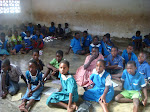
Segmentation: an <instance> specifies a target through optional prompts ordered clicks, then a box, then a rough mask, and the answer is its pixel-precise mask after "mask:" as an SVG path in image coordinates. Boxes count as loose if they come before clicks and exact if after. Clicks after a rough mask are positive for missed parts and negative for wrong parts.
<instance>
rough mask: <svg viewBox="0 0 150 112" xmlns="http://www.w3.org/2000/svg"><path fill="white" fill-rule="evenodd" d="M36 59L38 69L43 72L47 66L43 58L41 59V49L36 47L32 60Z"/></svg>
mask: <svg viewBox="0 0 150 112" xmlns="http://www.w3.org/2000/svg"><path fill="white" fill-rule="evenodd" d="M33 59H34V60H35V61H36V62H37V69H38V70H39V71H40V72H41V71H42V70H43V67H44V66H45V65H44V63H43V62H42V60H41V59H39V50H38V49H34V50H33V51H32V58H31V59H30V60H33Z"/></svg>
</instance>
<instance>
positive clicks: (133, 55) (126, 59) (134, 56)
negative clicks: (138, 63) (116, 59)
mask: <svg viewBox="0 0 150 112" xmlns="http://www.w3.org/2000/svg"><path fill="white" fill-rule="evenodd" d="M122 58H123V59H124V60H125V63H126V64H127V62H128V61H135V60H137V56H136V55H135V54H134V53H133V52H132V53H131V59H130V60H129V57H128V53H127V50H126V49H125V50H123V53H122Z"/></svg>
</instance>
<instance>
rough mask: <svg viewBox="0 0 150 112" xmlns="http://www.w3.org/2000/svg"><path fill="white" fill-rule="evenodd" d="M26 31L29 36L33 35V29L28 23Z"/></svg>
mask: <svg viewBox="0 0 150 112" xmlns="http://www.w3.org/2000/svg"><path fill="white" fill-rule="evenodd" d="M27 31H29V32H30V34H31V35H33V33H34V27H33V25H32V23H29V26H27Z"/></svg>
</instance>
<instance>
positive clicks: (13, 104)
mask: <svg viewBox="0 0 150 112" xmlns="http://www.w3.org/2000/svg"><path fill="white" fill-rule="evenodd" d="M112 41H113V42H114V44H116V45H117V46H119V49H120V50H123V49H125V48H126V46H127V44H128V42H129V40H128V39H120V38H115V39H112ZM69 43H70V40H69V39H68V40H65V41H64V40H63V41H62V42H61V41H60V40H54V41H53V42H50V43H45V48H44V49H43V55H42V56H40V58H41V59H42V61H43V62H44V64H45V65H46V64H47V63H49V61H50V60H52V59H53V58H54V57H55V53H56V51H57V50H59V49H61V50H63V51H64V58H65V59H67V60H68V61H69V62H70V65H71V66H70V73H75V71H76V69H77V68H78V67H79V66H81V65H82V64H83V63H84V60H85V57H86V56H79V55H75V54H73V52H70V54H69V55H65V52H66V51H67V49H68V47H69ZM31 55H32V53H31V51H30V52H29V53H28V54H26V55H24V54H17V55H16V56H9V57H8V58H9V59H10V60H11V63H13V64H16V65H18V66H19V67H21V70H22V71H23V73H25V71H26V70H27V69H28V64H27V63H28V61H29V59H30V58H31V57H32V56H31ZM0 58H1V57H0ZM148 62H150V59H149V58H148ZM45 70H46V67H44V72H45ZM115 82H116V81H115ZM116 83H118V82H116ZM118 84H120V83H118ZM20 87H21V89H20V91H19V93H22V95H24V93H25V91H26V85H25V84H24V83H23V80H20ZM50 87H52V88H59V87H60V85H58V84H53V83H51V81H48V82H47V83H46V84H45V89H47V88H50ZM45 89H44V90H45ZM115 90H116V91H115V94H118V93H119V92H120V90H119V88H118V87H116V88H115ZM78 92H79V96H80V98H79V101H78V103H77V105H78V106H79V104H80V103H81V102H82V101H83V100H82V99H81V95H83V93H84V90H83V88H82V87H80V86H78ZM149 93H150V92H148V96H149V98H148V105H147V106H146V107H145V108H143V106H140V110H139V112H149V110H150V94H149ZM47 98H48V96H47V95H44V94H42V96H41V100H40V101H39V102H36V103H35V105H34V106H33V108H32V109H31V112H47V111H50V112H66V109H62V108H58V107H57V108H56V107H48V106H47V105H46V100H47ZM11 100H12V97H11V96H10V95H8V96H7V98H6V99H5V100H3V99H0V112H19V109H18V106H19V105H20V103H21V101H11ZM92 105H93V107H94V108H93V109H92V111H91V112H102V108H101V107H100V106H99V104H98V103H96V102H92ZM132 108H133V104H132V103H123V104H121V103H117V102H115V101H114V100H113V101H112V102H111V103H110V104H109V110H110V112H117V111H118V112H132Z"/></svg>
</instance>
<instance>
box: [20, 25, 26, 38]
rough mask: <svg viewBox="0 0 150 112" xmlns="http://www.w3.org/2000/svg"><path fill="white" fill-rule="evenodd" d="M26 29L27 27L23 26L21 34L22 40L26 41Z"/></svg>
mask: <svg viewBox="0 0 150 112" xmlns="http://www.w3.org/2000/svg"><path fill="white" fill-rule="evenodd" d="M25 31H26V27H25V26H23V27H22V32H21V33H20V36H21V37H22V40H23V39H24V37H26V36H27V34H26V32H25Z"/></svg>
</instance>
